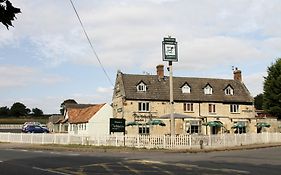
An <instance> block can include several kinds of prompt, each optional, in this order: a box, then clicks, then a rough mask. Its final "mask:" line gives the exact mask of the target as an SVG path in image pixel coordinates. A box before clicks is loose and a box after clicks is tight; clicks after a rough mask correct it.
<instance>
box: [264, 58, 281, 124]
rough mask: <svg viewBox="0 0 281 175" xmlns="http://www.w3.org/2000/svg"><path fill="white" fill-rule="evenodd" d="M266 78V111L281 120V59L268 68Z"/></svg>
mask: <svg viewBox="0 0 281 175" xmlns="http://www.w3.org/2000/svg"><path fill="white" fill-rule="evenodd" d="M267 73H268V75H267V77H265V78H264V87H263V90H264V98H263V99H264V103H263V107H264V109H265V110H266V111H267V112H268V113H270V114H272V115H273V116H276V117H278V118H279V119H281V58H279V59H277V60H276V62H275V63H273V64H272V65H271V66H269V67H268V68H267Z"/></svg>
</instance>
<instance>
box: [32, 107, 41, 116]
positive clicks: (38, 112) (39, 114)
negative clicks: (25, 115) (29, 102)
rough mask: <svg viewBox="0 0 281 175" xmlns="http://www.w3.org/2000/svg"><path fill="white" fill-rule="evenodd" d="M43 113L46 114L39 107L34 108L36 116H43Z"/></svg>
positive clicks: (33, 112) (33, 111)
mask: <svg viewBox="0 0 281 175" xmlns="http://www.w3.org/2000/svg"><path fill="white" fill-rule="evenodd" d="M43 114H44V113H43V111H42V110H41V109H39V108H33V109H32V115H34V116H42V115H43Z"/></svg>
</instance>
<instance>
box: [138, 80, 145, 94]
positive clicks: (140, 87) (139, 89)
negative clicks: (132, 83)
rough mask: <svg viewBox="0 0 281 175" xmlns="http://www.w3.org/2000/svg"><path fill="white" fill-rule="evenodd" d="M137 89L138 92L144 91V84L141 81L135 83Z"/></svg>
mask: <svg viewBox="0 0 281 175" xmlns="http://www.w3.org/2000/svg"><path fill="white" fill-rule="evenodd" d="M137 91H138V92H145V91H146V85H145V84H144V83H143V82H141V83H139V84H138V85H137Z"/></svg>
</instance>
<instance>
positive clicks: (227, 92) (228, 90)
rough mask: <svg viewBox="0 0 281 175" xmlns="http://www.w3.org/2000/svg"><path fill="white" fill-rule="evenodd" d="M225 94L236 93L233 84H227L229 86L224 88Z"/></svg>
mask: <svg viewBox="0 0 281 175" xmlns="http://www.w3.org/2000/svg"><path fill="white" fill-rule="evenodd" d="M224 93H225V95H233V94H234V90H233V88H232V87H231V86H227V88H225V90H224Z"/></svg>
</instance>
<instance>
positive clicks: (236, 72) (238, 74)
mask: <svg viewBox="0 0 281 175" xmlns="http://www.w3.org/2000/svg"><path fill="white" fill-rule="evenodd" d="M233 76H234V80H237V81H240V82H242V74H241V70H239V69H238V68H237V67H236V68H235V70H234V71H233Z"/></svg>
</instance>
